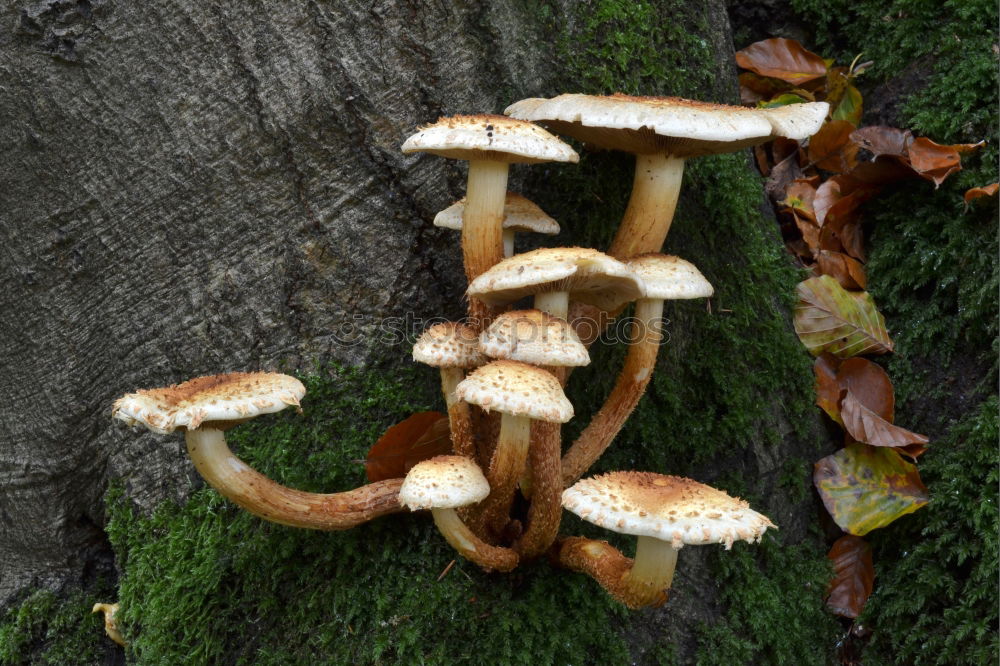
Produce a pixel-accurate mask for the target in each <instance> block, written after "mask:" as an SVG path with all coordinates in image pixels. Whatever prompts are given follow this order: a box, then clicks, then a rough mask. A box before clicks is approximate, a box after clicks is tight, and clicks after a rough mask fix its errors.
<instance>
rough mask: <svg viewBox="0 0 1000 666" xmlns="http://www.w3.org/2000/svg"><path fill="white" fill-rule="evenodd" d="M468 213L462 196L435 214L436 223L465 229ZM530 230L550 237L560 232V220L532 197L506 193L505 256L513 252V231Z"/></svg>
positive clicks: (454, 228)
mask: <svg viewBox="0 0 1000 666" xmlns="http://www.w3.org/2000/svg"><path fill="white" fill-rule="evenodd" d="M464 214H465V198H464V197H463V198H461V199H459V200H458V201H456V202H455V203H453V204H452V205H450V206H448V207H447V208H445V209H444V210H442V211H441V212H440V213H438V214H437V215H435V216H434V226H435V227H443V228H445V229H453V230H455V231H461V230H462V217H463V215H464ZM518 231H521V232H525V231H530V232H533V233H536V234H546V235H549V236H552V235H555V234H557V233H559V223H558V222H556V221H555V220H553V219H552V218H551V217H549V216H548V215H546V214H545V211H543V210H542V209H541V208H539V207H538V205H537V204H536V203H534V202H533V201H531V200H530V199H528V198H526V197H523V196H521V195H520V194H516V193H514V192H507V195H506V197H505V198H504V204H503V256H504V257H510V256H513V255H514V234H515V233H516V232H518Z"/></svg>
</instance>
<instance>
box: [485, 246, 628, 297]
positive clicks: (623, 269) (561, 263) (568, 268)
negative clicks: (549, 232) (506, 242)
mask: <svg viewBox="0 0 1000 666" xmlns="http://www.w3.org/2000/svg"><path fill="white" fill-rule="evenodd" d="M552 291H566V292H569V293H570V299H571V300H576V301H583V302H584V303H589V304H590V305H594V306H597V307H599V308H601V309H602V310H608V311H610V310H614V309H615V308H616V307H618V306H619V305H621V304H622V303H627V302H628V301H632V300H635V299H636V298H639V297H640V296H641V295H642V281H641V280H640V279H639V278H638V277H636V275H635V274H634V273H633V272H632V271H630V270H629V268H628V266H626V265H625V264H623V263H622V262H620V261H618V260H617V259H615V258H613V257H610V256H608V255H606V254H604V253H603V252H598V251H597V250H592V249H590V248H583V247H558V248H541V249H538V250H532V251H531V252H525V253H523V254H516V255H514V256H513V257H508V258H507V259H504V260H503V261H501V262H500V263H498V264H496V265H495V266H493V267H492V268H490V269H489V270H488V271H486V272H485V273H482V274H481V275H479V276H478V277H477V278H476V279H475V280H473V281H472V283H471V284H469V289H468V291H467V293H468V295H469V296H475V297H476V298H478V299H480V300H482V301H483V302H484V303H486V304H488V305H494V306H496V305H505V304H507V303H511V302H513V301H516V300H518V299H519V298H523V297H524V296H528V295H531V294H537V293H544V292H552Z"/></svg>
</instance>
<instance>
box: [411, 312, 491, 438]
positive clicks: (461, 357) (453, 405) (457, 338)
mask: <svg viewBox="0 0 1000 666" xmlns="http://www.w3.org/2000/svg"><path fill="white" fill-rule="evenodd" d="M413 360H414V361H417V362H418V363H426V364H427V365H431V366H434V367H436V368H439V369H440V371H441V392H442V393H444V400H445V404H446V405H447V407H448V425H449V427H450V429H451V441H452V444H453V446H454V450H455V453H457V454H458V455H461V456H475V452H476V443H475V440H474V438H473V435H472V418H471V415H470V414H469V405H468V404H467V403H464V402H462V401H461V400H459V399H458V398H456V397H455V387H456V386H458V383H459V382H460V381H462V380H463V379H465V370H466V368H475V367H478V366H480V365H482V364H483V363H486V361H487V359H486V357H485V356H484V355H483V354H482V352H480V351H479V338H478V336H477V335H476V331H475V329H473V328H472V327H471V326H466V325H465V324H458V323H455V322H442V323H439V324H434V325H433V326H431V327H430V328H428V329H427V330H426V331H424V332H423V333H422V334H421V335H420V337H419V338H418V339H417V342H416V344H414V345H413Z"/></svg>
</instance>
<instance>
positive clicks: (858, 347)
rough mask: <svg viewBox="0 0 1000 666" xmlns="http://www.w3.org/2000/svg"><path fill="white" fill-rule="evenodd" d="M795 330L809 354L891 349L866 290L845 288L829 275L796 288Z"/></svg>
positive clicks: (841, 354)
mask: <svg viewBox="0 0 1000 666" xmlns="http://www.w3.org/2000/svg"><path fill="white" fill-rule="evenodd" d="M796 293H797V294H798V297H799V302H798V304H797V305H796V306H795V321H794V323H795V332H796V333H797V334H798V336H799V339H800V340H801V341H802V344H804V345H805V346H806V348H807V349H808V350H809V352H810V353H811V354H813V355H814V356H819V355H820V354H821V353H823V352H825V351H826V352H830V353H831V354H833V355H835V356H839V357H840V358H848V357H851V356H858V355H860V354H885V353H887V352H890V351H892V340H890V339H889V333H888V332H887V331H886V329H885V319H884V318H883V317H882V314H881V313H880V312H879V311H878V310H877V309H876V308H875V304H874V303H872V300H871V297H870V296H869V295H868V293H867V292H850V291H846V290H845V289H844V288H843V287H841V286H840V284H839V283H838V282H837V281H836V280H835V279H834V278H832V277H830V276H829V275H823V276H821V277H818V278H809V279H808V280H806V281H804V282H800V283H799V286H798V287H797V288H796Z"/></svg>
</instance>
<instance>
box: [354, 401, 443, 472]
mask: <svg viewBox="0 0 1000 666" xmlns="http://www.w3.org/2000/svg"><path fill="white" fill-rule="evenodd" d="M451 449H452V446H451V433H450V432H449V429H448V417H447V416H445V415H444V414H442V413H441V412H417V413H416V414H413V415H412V416H410V417H409V418H407V419H406V420H404V421H401V422H400V423H397V424H396V425H394V426H392V427H391V428H389V429H388V430H386V431H385V434H383V435H382V436H381V437H380V438H379V440H378V441H377V442H375V445H374V446H372V448H371V449H370V450H369V451H368V457H367V460H366V461H365V472H366V474H367V475H368V480H369V481H371V482H374V481H382V480H384V479H400V478H403V477H404V476H406V473H407V472H409V471H410V468H411V467H413V466H414V465H416V464H417V463H418V462H420V461H421V460H428V459H429V458H433V457H434V456H440V455H445V454H447V453H450V452H451Z"/></svg>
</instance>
